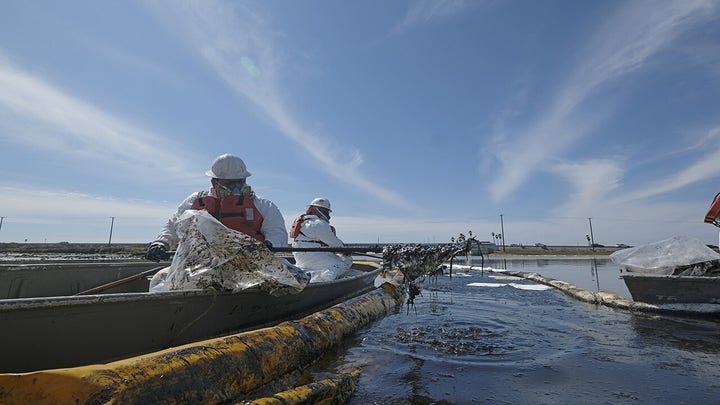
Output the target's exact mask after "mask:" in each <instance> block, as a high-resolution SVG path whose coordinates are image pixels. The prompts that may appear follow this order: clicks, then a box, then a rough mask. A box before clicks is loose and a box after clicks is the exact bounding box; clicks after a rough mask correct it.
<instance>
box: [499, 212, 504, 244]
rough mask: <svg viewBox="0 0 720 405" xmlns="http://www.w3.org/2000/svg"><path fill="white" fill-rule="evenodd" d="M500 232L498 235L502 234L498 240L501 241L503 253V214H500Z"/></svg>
mask: <svg viewBox="0 0 720 405" xmlns="http://www.w3.org/2000/svg"><path fill="white" fill-rule="evenodd" d="M500 232H501V233H500V235H502V238H500V241H502V248H503V253H505V225H503V214H500Z"/></svg>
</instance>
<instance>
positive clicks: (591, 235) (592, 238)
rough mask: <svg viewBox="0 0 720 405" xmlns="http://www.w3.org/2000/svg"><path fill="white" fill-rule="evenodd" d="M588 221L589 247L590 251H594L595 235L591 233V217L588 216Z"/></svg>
mask: <svg viewBox="0 0 720 405" xmlns="http://www.w3.org/2000/svg"><path fill="white" fill-rule="evenodd" d="M588 222H589V223H590V247H591V248H592V251H593V252H594V251H595V236H594V235H593V230H592V218H588Z"/></svg>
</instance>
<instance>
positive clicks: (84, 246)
mask: <svg viewBox="0 0 720 405" xmlns="http://www.w3.org/2000/svg"><path fill="white" fill-rule="evenodd" d="M145 250H147V244H145V243H128V244H112V245H109V246H108V244H107V243H66V242H60V243H0V254H1V253H22V254H41V253H68V254H117V253H123V254H129V255H138V256H142V255H144V254H145Z"/></svg>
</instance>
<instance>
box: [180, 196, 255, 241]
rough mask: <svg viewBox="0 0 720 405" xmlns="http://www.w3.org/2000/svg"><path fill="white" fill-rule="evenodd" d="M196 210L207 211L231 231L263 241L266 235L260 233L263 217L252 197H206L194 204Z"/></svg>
mask: <svg viewBox="0 0 720 405" xmlns="http://www.w3.org/2000/svg"><path fill="white" fill-rule="evenodd" d="M191 208H192V209H194V210H205V211H207V212H209V213H210V215H212V216H213V217H215V219H217V220H218V221H220V222H221V223H222V224H223V225H225V226H227V227H228V228H230V229H234V230H236V231H240V232H242V233H244V234H246V235H249V236H252V237H253V238H255V239H257V240H259V241H263V240H265V235H263V234H262V233H261V232H260V227H262V223H263V216H262V214H260V211H258V209H257V207H255V203H253V199H252V197H243V196H240V195H231V196H228V197H225V198H223V199H219V198H217V197H213V196H211V195H206V196H203V197H198V198H197V199H195V201H194V202H193V204H192V207H191Z"/></svg>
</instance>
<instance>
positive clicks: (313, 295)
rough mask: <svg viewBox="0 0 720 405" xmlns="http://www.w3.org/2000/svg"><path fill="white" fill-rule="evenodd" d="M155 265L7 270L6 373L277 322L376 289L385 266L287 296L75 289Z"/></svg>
mask: <svg viewBox="0 0 720 405" xmlns="http://www.w3.org/2000/svg"><path fill="white" fill-rule="evenodd" d="M153 264H154V265H156V264H155V263H152V264H151V263H142V264H133V265H125V266H118V265H113V264H109V265H105V266H103V265H99V264H94V265H91V264H88V265H83V264H75V265H71V264H64V265H57V266H55V267H53V266H50V265H36V266H34V267H33V266H31V265H28V266H15V267H12V266H10V267H8V268H6V269H4V270H3V271H0V274H3V278H2V283H1V284H0V288H1V289H2V291H3V294H4V296H3V297H2V299H0V330H2V331H3V338H2V344H0V359H2V360H0V373H19V372H28V371H33V370H43V369H55V368H66V367H76V366H80V365H88V364H98V363H107V362H110V361H114V360H118V359H123V358H127V357H130V356H137V355H140V354H144V353H149V352H153V351H158V350H162V349H167V348H169V347H173V346H178V345H182V344H185V343H190V342H194V341H198V340H203V339H208V338H211V337H218V336H223V335H227V334H230V333H236V332H240V331H244V330H250V329H255V328H259V327H264V326H270V325H273V324H277V323H279V322H281V321H284V320H287V319H291V318H294V317H298V316H303V315H306V314H309V313H312V312H315V311H318V310H321V309H324V308H328V307H330V306H332V305H334V304H337V303H339V302H342V301H344V300H347V299H349V298H352V297H356V296H359V295H361V294H363V293H365V292H367V291H370V290H371V289H373V288H374V280H375V278H376V277H377V276H378V274H379V273H380V271H381V270H382V265H381V264H380V263H379V262H373V261H355V262H354V263H353V269H355V270H357V271H355V272H353V274H352V275H351V276H350V277H346V278H341V279H338V280H334V281H328V282H318V283H310V284H308V285H307V286H306V287H305V288H304V289H303V290H302V291H301V292H299V293H296V294H288V295H281V296H272V295H269V294H267V293H266V292H264V291H260V290H258V289H255V288H254V287H253V288H249V289H245V290H242V291H239V292H231V291H216V290H213V289H203V290H200V289H196V290H180V291H167V292H156V293H149V292H147V291H148V286H149V280H148V277H140V278H138V279H137V280H134V281H133V282H132V283H125V284H123V285H122V286H118V287H114V288H115V291H112V290H107V291H104V292H103V293H98V294H91V295H72V294H77V293H78V292H82V291H84V290H85V289H87V288H89V287H94V286H96V285H97V284H102V283H103V282H105V281H106V280H107V279H108V278H115V279H117V278H118V277H128V276H132V275H133V274H140V273H142V272H147V271H148V270H147V268H148V267H151V266H152V265H153ZM72 266H74V267H75V268H74V269H73V267H72ZM71 269H72V270H71ZM150 270H152V269H150ZM5 273H8V274H5ZM70 274H72V277H70ZM41 280H44V282H42V283H41V282H40V281H41ZM38 284H43V286H42V288H41V287H38V286H37V285H38ZM28 295H35V296H28Z"/></svg>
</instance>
